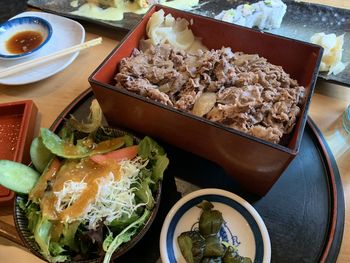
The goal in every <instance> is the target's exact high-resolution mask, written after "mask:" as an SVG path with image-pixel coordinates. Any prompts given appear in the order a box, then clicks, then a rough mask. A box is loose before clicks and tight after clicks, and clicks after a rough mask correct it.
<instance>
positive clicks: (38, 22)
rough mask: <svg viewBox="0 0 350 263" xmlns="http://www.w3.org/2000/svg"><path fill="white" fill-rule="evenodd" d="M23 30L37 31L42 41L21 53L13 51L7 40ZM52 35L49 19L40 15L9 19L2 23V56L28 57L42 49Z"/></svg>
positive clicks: (0, 26) (0, 56)
mask: <svg viewBox="0 0 350 263" xmlns="http://www.w3.org/2000/svg"><path fill="white" fill-rule="evenodd" d="M21 32H36V33H37V34H39V35H40V36H41V43H40V44H38V45H37V46H36V47H35V48H33V49H31V50H28V51H24V52H21V53H19V54H18V53H13V52H11V51H10V50H9V47H8V45H7V42H8V41H9V40H10V39H11V38H12V37H14V36H15V35H16V34H18V33H21ZM51 36H52V26H51V25H50V23H49V22H48V21H46V20H45V19H42V18H40V17H35V16H25V17H19V18H14V19H11V20H8V21H7V22H5V23H3V24H1V25H0V58H1V59H19V58H24V57H27V56H29V55H31V54H33V53H35V52H37V51H38V50H40V49H41V48H42V47H43V46H44V45H45V44H46V43H48V42H49V40H50V38H51Z"/></svg>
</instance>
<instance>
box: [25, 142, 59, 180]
mask: <svg viewBox="0 0 350 263" xmlns="http://www.w3.org/2000/svg"><path fill="white" fill-rule="evenodd" d="M53 157H54V155H53V154H52V153H51V152H50V150H49V149H47V148H46V147H45V145H44V144H43V140H42V138H41V137H37V138H34V139H33V141H32V144H31V145H30V158H31V160H32V163H33V165H34V167H35V169H36V170H37V171H38V172H40V173H42V172H43V171H44V169H45V167H46V166H47V164H48V163H49V161H50V160H51V159H52V158H53Z"/></svg>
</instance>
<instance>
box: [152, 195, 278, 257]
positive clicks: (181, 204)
mask: <svg viewBox="0 0 350 263" xmlns="http://www.w3.org/2000/svg"><path fill="white" fill-rule="evenodd" d="M203 200H207V201H209V202H211V203H212V204H213V205H214V209H216V210H219V211H220V212H221V213H222V215H223V219H224V221H225V222H224V224H223V225H222V227H221V230H220V231H219V238H220V241H221V242H222V243H226V244H229V245H231V246H233V247H235V248H236V249H237V250H238V252H239V254H240V255H241V256H245V257H250V258H251V259H252V261H253V262H255V263H257V262H259V263H269V262H270V260H271V244H270V238H269V234H268V232H267V229H266V226H265V224H264V222H263V220H262V219H261V217H260V215H259V214H258V212H257V211H256V210H255V209H254V208H253V207H252V206H251V205H250V204H249V203H248V202H247V201H245V200H244V199H242V198H241V197H239V196H237V195H235V194H233V193H231V192H228V191H224V190H220V189H202V190H198V191H195V192H192V193H190V194H188V195H186V196H184V197H183V198H182V199H180V200H179V201H178V202H177V203H176V204H175V205H174V206H173V208H172V209H171V210H170V211H169V213H168V215H167V217H166V218H165V221H164V224H163V227H162V231H161V236H160V244H159V245H160V253H161V258H162V262H163V263H173V262H177V263H185V262H186V261H185V259H184V257H183V256H182V254H181V251H180V248H179V245H178V242H177V237H178V236H179V235H180V234H181V233H182V232H185V231H190V230H195V229H196V228H198V221H199V217H200V214H201V209H200V208H198V207H197V205H198V204H199V203H201V202H202V201H203Z"/></svg>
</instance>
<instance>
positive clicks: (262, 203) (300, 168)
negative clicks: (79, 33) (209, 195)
mask: <svg viewBox="0 0 350 263" xmlns="http://www.w3.org/2000/svg"><path fill="white" fill-rule="evenodd" d="M93 98H94V96H93V93H92V91H91V89H88V90H86V91H85V92H84V93H82V94H81V95H80V96H79V97H77V98H76V99H75V100H74V101H73V102H72V103H71V104H70V105H69V106H68V107H67V108H66V109H65V110H64V111H63V112H62V113H61V114H60V116H59V117H58V118H57V119H56V121H55V122H54V124H53V125H52V126H51V129H53V130H58V129H60V127H61V126H62V124H63V121H64V119H65V118H66V117H67V116H69V115H70V114H73V115H74V116H75V117H76V118H77V119H84V118H86V116H87V114H88V113H89V107H90V102H91V100H92V99H93ZM141 136H142V135H141ZM179 136H181V135H179ZM159 143H160V144H161V145H162V146H164V148H165V150H166V151H167V154H168V157H169V159H170V165H169V168H168V169H167V171H166V173H165V176H164V181H163V190H162V191H163V193H162V199H161V204H160V207H159V211H158V214H157V216H156V219H155V221H154V222H153V225H152V226H151V228H150V230H149V231H148V233H147V234H146V235H145V236H144V238H143V239H142V240H141V241H140V242H139V243H138V244H137V245H136V246H135V247H134V248H133V249H132V250H130V251H129V252H128V253H127V254H125V255H123V256H122V257H120V258H118V260H117V262H118V263H121V262H144V263H147V262H152V263H154V262H157V261H158V262H160V259H159V257H160V252H159V236H160V231H161V227H162V224H163V221H164V218H165V216H166V214H167V213H168V211H169V210H170V208H171V207H172V206H173V205H174V204H175V202H176V201H177V200H178V199H180V198H181V196H182V195H184V194H186V193H188V192H191V191H193V190H195V189H199V188H207V187H210V188H221V189H225V190H228V191H231V192H233V193H236V194H238V195H240V196H241V197H243V198H245V199H246V200H248V201H249V202H250V203H251V204H252V205H253V206H254V207H255V209H256V210H257V211H258V212H259V214H260V215H261V217H262V218H263V220H264V222H265V224H266V227H267V230H268V232H269V235H270V239H271V248H272V251H271V253H272V257H271V258H272V260H271V261H272V262H277V263H281V262H293V263H294V262H298V263H300V262H336V259H337V256H338V252H339V249H340V245H341V241H342V236H343V229H344V212H345V206H344V196H343V189H342V184H341V180H340V176H339V171H338V168H337V165H336V162H335V160H334V157H333V155H332V153H331V151H330V149H329V147H328V145H327V143H326V142H325V140H324V138H323V136H322V134H321V132H320V131H319V130H318V128H317V127H316V126H315V124H314V123H313V122H312V120H311V119H309V120H308V122H307V125H306V127H305V133H304V136H303V140H302V144H301V149H300V152H299V153H298V155H297V157H296V158H295V159H294V160H293V161H292V163H291V164H290V165H289V167H288V168H287V170H286V171H285V172H284V174H283V175H282V176H281V177H280V179H279V180H278V181H277V182H276V184H275V185H274V186H273V187H272V189H271V190H270V191H269V192H268V193H267V194H266V195H265V196H264V197H261V198H260V197H256V196H253V195H251V194H249V193H247V192H243V191H242V190H241V189H240V187H239V185H238V184H237V183H236V182H234V181H233V179H232V178H231V177H229V176H227V175H226V174H225V172H224V170H223V169H222V168H221V167H219V166H218V165H216V164H214V163H212V162H210V161H208V160H205V159H203V158H200V157H198V156H196V155H193V154H191V153H188V152H186V151H183V150H181V149H178V148H176V147H174V146H171V145H168V144H165V143H162V142H161V141H159ZM252 183H253V182H252Z"/></svg>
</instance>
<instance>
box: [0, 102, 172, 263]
mask: <svg viewBox="0 0 350 263" xmlns="http://www.w3.org/2000/svg"><path fill="white" fill-rule="evenodd" d="M101 121H102V112H101V109H100V108H99V107H98V104H97V102H96V101H95V102H94V101H93V103H92V105H91V115H90V116H89V119H88V120H87V122H85V123H80V122H78V121H77V120H76V119H75V118H74V117H72V118H71V119H70V120H68V121H67V122H66V123H65V126H64V127H62V129H61V130H60V133H59V135H57V134H55V133H53V132H52V131H50V130H49V129H45V128H42V129H41V136H40V137H38V138H35V139H34V140H33V142H32V145H31V157H32V161H33V165H34V167H35V169H36V170H37V171H39V172H40V173H41V175H40V173H38V172H37V171H36V170H34V169H32V168H30V167H28V166H26V165H23V164H19V163H15V162H11V161H6V160H1V161H0V184H2V185H4V186H5V187H8V188H10V189H11V190H14V191H16V192H19V193H23V194H28V196H27V198H25V197H23V200H22V201H21V202H20V203H19V207H20V208H21V209H22V210H23V212H24V213H25V215H26V217H27V219H28V229H29V230H30V231H31V233H32V234H33V238H34V240H35V242H36V243H37V245H38V248H39V251H40V253H41V254H42V255H43V257H44V258H45V259H46V260H47V261H49V262H54V263H55V262H64V261H72V260H75V259H79V260H80V259H82V260H88V259H95V258H99V257H101V255H103V250H105V251H106V255H105V258H104V262H109V260H110V259H111V257H112V254H113V253H114V252H115V251H116V250H117V249H118V248H119V247H120V245H121V244H123V243H125V242H128V241H130V240H131V239H132V238H133V237H134V236H135V235H136V234H137V232H138V231H139V230H140V228H141V227H142V226H143V225H144V224H146V222H147V220H148V219H149V217H150V215H151V212H152V209H154V206H155V197H154V196H155V195H156V193H157V191H158V186H159V181H161V180H162V179H163V174H164V171H165V169H166V168H167V166H168V164H169V160H168V158H167V156H166V154H165V152H164V150H163V148H162V147H160V146H159V145H158V144H157V143H156V142H155V141H154V140H152V139H151V138H149V137H145V138H144V139H142V140H141V141H140V142H139V144H137V143H136V142H137V141H138V140H136V139H135V138H134V137H133V136H131V135H122V134H124V133H120V132H119V131H117V132H116V131H115V130H113V129H109V128H101ZM121 135H122V136H121ZM116 136H119V137H116Z"/></svg>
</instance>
